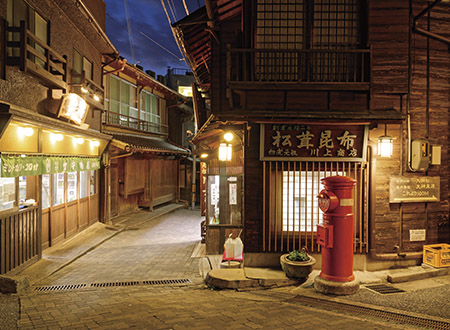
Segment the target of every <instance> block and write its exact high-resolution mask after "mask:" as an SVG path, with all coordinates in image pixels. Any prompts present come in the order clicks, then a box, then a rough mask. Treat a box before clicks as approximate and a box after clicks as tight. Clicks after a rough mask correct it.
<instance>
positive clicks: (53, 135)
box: [50, 133, 64, 142]
mask: <svg viewBox="0 0 450 330" xmlns="http://www.w3.org/2000/svg"><path fill="white" fill-rule="evenodd" d="M63 139H64V136H63V135H62V134H61V133H50V140H51V141H52V142H60V141H62V140H63Z"/></svg>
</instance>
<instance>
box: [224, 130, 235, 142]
mask: <svg viewBox="0 0 450 330" xmlns="http://www.w3.org/2000/svg"><path fill="white" fill-rule="evenodd" d="M223 138H224V139H225V141H227V142H230V141H232V140H233V138H234V135H233V133H231V132H227V133H225V134H224V135H223Z"/></svg>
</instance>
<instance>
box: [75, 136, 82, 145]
mask: <svg viewBox="0 0 450 330" xmlns="http://www.w3.org/2000/svg"><path fill="white" fill-rule="evenodd" d="M72 140H73V144H75V145H76V144H83V143H84V139H83V138H82V137H73V138H72Z"/></svg>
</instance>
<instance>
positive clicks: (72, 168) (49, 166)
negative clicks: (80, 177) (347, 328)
mask: <svg viewBox="0 0 450 330" xmlns="http://www.w3.org/2000/svg"><path fill="white" fill-rule="evenodd" d="M99 168H100V158H82V157H51V156H50V157H46V156H26V157H19V156H6V155H2V156H1V177H3V178H8V177H9V178H11V177H17V176H30V175H41V174H53V173H66V172H78V171H94V170H97V169H99Z"/></svg>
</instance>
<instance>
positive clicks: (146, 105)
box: [140, 90, 161, 132]
mask: <svg viewBox="0 0 450 330" xmlns="http://www.w3.org/2000/svg"><path fill="white" fill-rule="evenodd" d="M140 115H141V120H142V121H143V122H144V125H147V126H148V129H145V128H144V127H142V129H144V130H146V131H151V132H159V125H160V123H161V114H160V106H159V99H158V97H157V96H156V95H153V94H151V93H149V92H147V91H145V90H144V91H142V93H141V104H140ZM141 126H142V125H141Z"/></svg>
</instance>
